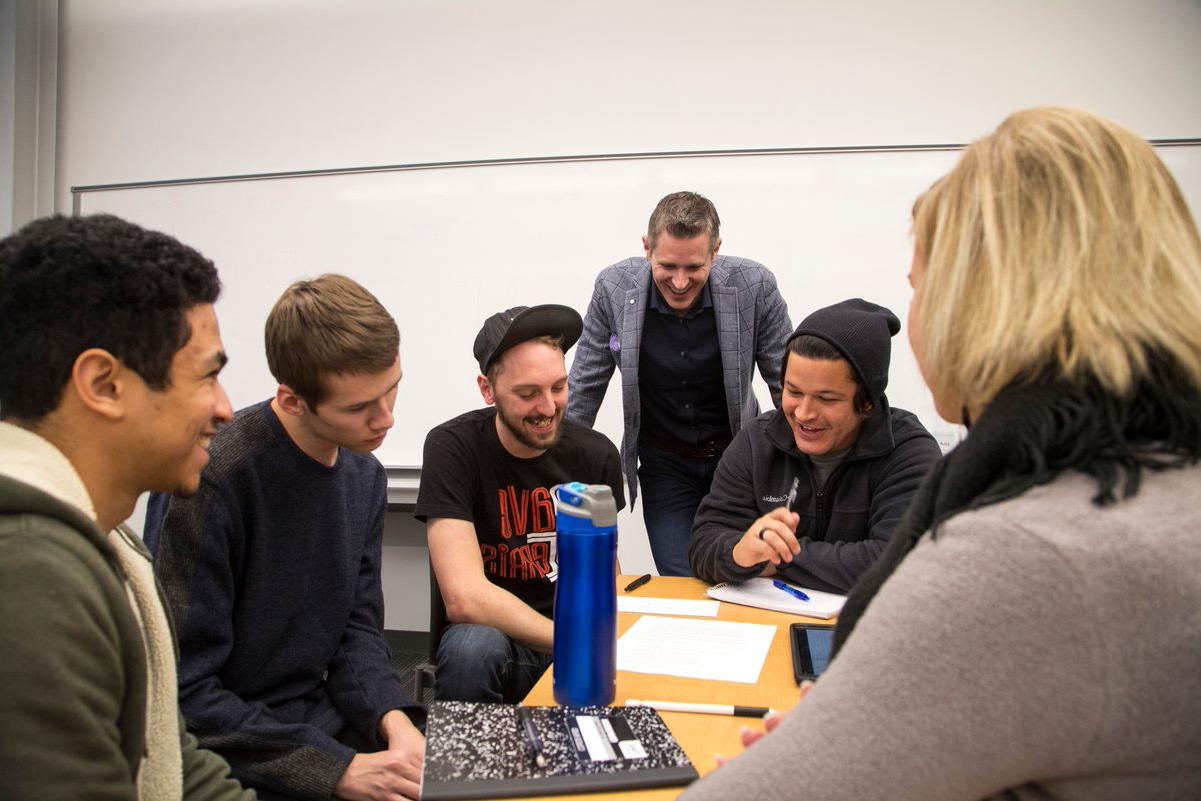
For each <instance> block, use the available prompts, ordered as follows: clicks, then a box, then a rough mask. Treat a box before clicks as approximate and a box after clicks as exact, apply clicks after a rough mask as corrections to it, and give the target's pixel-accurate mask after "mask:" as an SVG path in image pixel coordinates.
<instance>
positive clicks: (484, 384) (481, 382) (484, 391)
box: [475, 375, 496, 406]
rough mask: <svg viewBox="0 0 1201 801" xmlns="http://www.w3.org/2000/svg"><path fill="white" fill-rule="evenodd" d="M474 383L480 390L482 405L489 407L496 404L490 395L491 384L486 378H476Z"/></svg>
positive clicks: (494, 397) (483, 376) (493, 397)
mask: <svg viewBox="0 0 1201 801" xmlns="http://www.w3.org/2000/svg"><path fill="white" fill-rule="evenodd" d="M475 383H476V384H477V385H478V386H479V388H480V394H481V395H483V396H484V403H486V404H488V405H489V406H491V405H492V404H494V403H496V396H495V395H493V394H492V383H491V382H490V381H489V380H488V376H486V375H481V376H476V379H475Z"/></svg>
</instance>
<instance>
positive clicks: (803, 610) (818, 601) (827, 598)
mask: <svg viewBox="0 0 1201 801" xmlns="http://www.w3.org/2000/svg"><path fill="white" fill-rule="evenodd" d="M771 581H772V580H771V579H767V578H753V579H748V580H747V581H743V582H739V583H737V584H735V583H733V582H728V583H725V584H714V585H713V586H712V587H710V588H709V590H708V593H707V594H708V596H709V597H710V598H714V599H716V600H718V601H728V602H729V603H732V604H741V605H742V606H755V607H758V608H759V609H771V610H772V611H774V612H786V613H788V614H790V615H804V616H805V617H816V618H819V619H821V620H829V619H830V618H832V617H838V613H839V612H841V611H842V605H843V604H845V603H846V602H847V597H846V596H845V595H836V594H834V593H832V592H821V591H820V590H811V589H808V588H806V587H798V589H800V590H803V591H804V593H805V594H806V595H808V596H809V600H808V601H802V600H801V599H800V598H796V597H794V596H792V595H789V594H788V593H786V592H784V591H783V590H781V589H779V588H777V587H773V586H772V583H771Z"/></svg>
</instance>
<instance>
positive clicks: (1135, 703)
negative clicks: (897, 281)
mask: <svg viewBox="0 0 1201 801" xmlns="http://www.w3.org/2000/svg"><path fill="white" fill-rule="evenodd" d="M914 233H915V239H916V248H915V254H914V259H913V266H912V271H911V273H910V281H911V282H912V284H913V289H914V291H913V301H912V305H911V307H910V310H909V326H908V327H909V335H910V340H911V344H912V345H913V349H914V352H915V353H916V355H917V358H918V362H919V364H920V365H921V368H922V373H923V375H924V376H925V379H926V382H927V383H928V384H929V385H930V388H931V390H932V392H933V394H934V398H935V401H936V404H937V407H938V410H939V413H940V414H941V415H942V416H943V417H945V418H946V419H948V420H950V421H952V422H959V421H962V422H964V423H967V424H969V425H970V427H971V429H970V434H969V436H968V438H967V439H966V440H965V441H964V443H962V444H961V445H960V446H959V447H958V448H956V449H955V450H954V451H952V452H951V453H950V454H948V455H947V457H946V458H945V459H943V460H942V461H941V462H940V463H939V464H938V465H937V466H936V468H935V469H934V470H933V472H932V473H931V475H930V476H929V478H928V479H927V481H926V482H925V483H924V484H923V486H922V488H921V489H920V490H919V492H918V495H917V497H916V498H915V499H914V502H913V504H912V506H911V507H910V508H909V510H908V512H907V513H906V516H905V518H904V519H903V520H902V521H901V523H900V526H899V528H898V532H897V534H896V536H895V537H894V538H893V540H892V541H891V543H890V545H889V548H888V550H887V551H886V552H885V554H884V555H883V556H882V558H881V560H880V562H878V563H877V564H876V565H875V566H874V567H873V568H872V570H870V571H869V572H868V573H867V574H866V575H865V577H864V579H863V580H862V581H861V582H860V584H859V585H857V586H856V588H855V590H854V591H853V592H852V597H851V601H850V602H849V603H848V606H847V609H846V611H845V612H844V614H843V618H842V620H840V621H839V630H838V642H839V644H840V646H841V647H840V650H839V652H838V654H837V656H836V658H835V660H834V662H833V664H832V665H831V667H830V669H829V670H828V671H827V673H826V674H825V675H824V676H823V677H822V678H821V680H820V681H819V682H818V683H817V684H816V685H815V686H814V687H813V688H812V690H811V692H809V693H808V694H807V695H806V696H805V697H804V699H803V700H802V701H801V703H800V704H799V705H798V706H797V707H796V708H795V709H794V710H793V711H792V712H791V713H790V715H789V716H788V718H787V719H785V720H784V721H783V722H780V723H778V724H776V725H773V726H771V727H770V728H774V731H773V732H772V733H771V734H770V735H768V736H766V737H762V738H761V739H759V738H758V737H757V736H756V735H753V734H749V735H748V736H747V737H746V738H745V740H746V743H747V744H748V745H751V747H750V748H749V750H748V751H747V752H746V753H745V754H744V755H742V756H740V757H738V758H737V759H735V760H733V761H731V762H730V764H728V765H726V766H725V767H723V768H721V769H719V770H718V771H716V772H715V773H714V774H712V775H711V776H708V777H706V778H705V779H704V780H702V781H701V782H699V783H698V784H696V785H694V786H693V787H692V788H691V789H690V790H689V791H688V792H687V793H685V795H684V796H683V797H684V798H686V799H689V801H696V799H729V798H739V797H743V798H756V799H785V798H788V799H806V800H807V801H809V800H812V799H841V798H846V799H858V800H863V799H874V798H888V799H894V800H899V799H921V800H922V801H938V800H939V799H979V798H986V797H994V796H1003V797H1007V798H1016V799H1033V798H1038V799H1047V798H1056V799H1089V800H1090V801H1096V800H1097V799H1176V798H1179V799H1186V798H1187V799H1197V798H1201V724H1199V723H1198V721H1201V669H1199V668H1201V662H1199V656H1201V502H1199V499H1201V466H1199V465H1198V457H1199V455H1201V240H1199V239H1198V234H1197V228H1196V224H1195V223H1194V221H1193V220H1192V218H1191V217H1190V215H1189V211H1188V208H1187V207H1186V205H1185V203H1184V201H1183V199H1182V197H1181V194H1180V191H1179V189H1178V188H1177V186H1176V184H1175V182H1174V181H1173V179H1172V177H1171V176H1170V175H1169V173H1168V171H1167V170H1166V169H1165V168H1164V166H1163V164H1162V163H1161V162H1160V161H1159V159H1158V158H1157V157H1156V155H1155V154H1154V152H1153V151H1152V149H1151V147H1150V146H1149V145H1147V144H1146V143H1145V142H1143V141H1141V140H1139V139H1138V138H1137V137H1135V136H1134V135H1133V134H1131V133H1130V132H1129V131H1126V130H1124V129H1123V128H1121V127H1119V126H1117V125H1115V124H1113V123H1111V122H1108V121H1106V120H1103V119H1100V118H1098V117H1096V116H1093V115H1091V114H1088V113H1086V112H1082V111H1076V110H1070V109H1058V108H1045V109H1034V110H1030V111H1024V112H1020V113H1018V114H1015V115H1013V116H1012V117H1010V118H1009V119H1007V120H1006V121H1005V122H1003V123H1002V124H1001V126H1000V127H999V128H998V129H997V130H996V131H995V132H994V133H993V134H991V135H990V136H987V137H985V138H984V139H981V140H980V141H978V142H976V143H974V144H973V145H971V146H970V147H969V148H968V149H967V151H966V152H965V153H964V155H963V158H962V159H961V160H960V162H959V164H958V165H957V166H956V167H955V169H954V170H952V171H951V173H950V174H948V175H947V176H945V177H944V178H942V179H941V180H939V181H938V182H937V183H936V184H935V185H934V186H933V187H932V188H931V189H930V190H929V191H928V192H927V193H926V194H925V195H924V196H922V197H921V198H919V200H918V202H917V204H916V206H915V213H914ZM756 740H758V741H757V742H756Z"/></svg>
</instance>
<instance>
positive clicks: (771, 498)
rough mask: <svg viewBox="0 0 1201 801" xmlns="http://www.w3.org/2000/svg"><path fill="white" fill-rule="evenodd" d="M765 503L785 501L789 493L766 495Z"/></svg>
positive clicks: (764, 497)
mask: <svg viewBox="0 0 1201 801" xmlns="http://www.w3.org/2000/svg"><path fill="white" fill-rule="evenodd" d="M762 500H763V502H764V503H784V501H786V500H788V496H787V495H764V496H763V498H762Z"/></svg>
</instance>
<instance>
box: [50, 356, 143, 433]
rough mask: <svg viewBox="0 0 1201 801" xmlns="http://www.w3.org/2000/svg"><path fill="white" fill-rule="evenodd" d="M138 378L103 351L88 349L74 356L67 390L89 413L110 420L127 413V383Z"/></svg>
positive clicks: (118, 418) (114, 357) (138, 377)
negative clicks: (72, 393) (73, 394)
mask: <svg viewBox="0 0 1201 801" xmlns="http://www.w3.org/2000/svg"><path fill="white" fill-rule="evenodd" d="M141 380H142V379H141V376H138V375H137V374H136V373H134V371H133V370H131V369H129V368H128V367H126V366H125V365H124V364H123V363H122V362H121V360H120V359H118V358H117V357H116V356H114V355H113V354H111V353H109V352H108V351H107V350H105V349H104V348H88V349H87V350H85V351H84V352H83V353H81V354H79V355H78V356H76V357H75V363H74V364H72V365H71V378H70V380H69V382H68V384H67V387H66V391H72V392H74V393H75V396H76V397H77V398H78V399H79V402H80V403H81V404H82V405H83V406H84V407H85V408H87V409H88V410H90V411H92V412H94V413H95V414H98V415H100V416H101V417H105V418H107V419H109V420H120V419H121V418H122V417H124V416H125V414H126V411H127V409H126V406H125V405H126V402H127V401H128V400H129V397H128V396H129V392H130V389H131V388H130V382H131V381H141Z"/></svg>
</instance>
